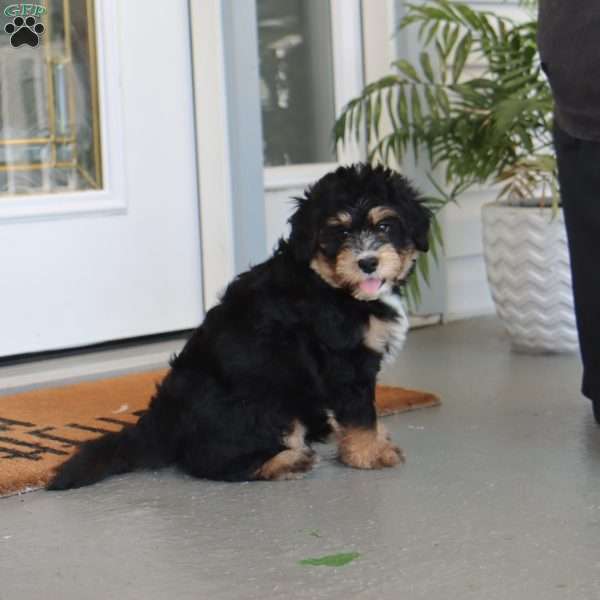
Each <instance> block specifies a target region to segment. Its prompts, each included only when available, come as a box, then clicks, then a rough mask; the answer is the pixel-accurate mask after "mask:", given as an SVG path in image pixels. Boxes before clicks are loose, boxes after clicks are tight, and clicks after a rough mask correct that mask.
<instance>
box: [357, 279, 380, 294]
mask: <svg viewBox="0 0 600 600" xmlns="http://www.w3.org/2000/svg"><path fill="white" fill-rule="evenodd" d="M381 283H382V281H381V279H377V278H375V277H369V278H368V279H365V280H364V281H361V282H360V289H361V291H363V292H364V293H365V294H369V295H371V296H372V295H374V294H376V293H377V291H378V290H379V288H380V287H381Z"/></svg>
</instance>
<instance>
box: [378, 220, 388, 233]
mask: <svg viewBox="0 0 600 600" xmlns="http://www.w3.org/2000/svg"><path fill="white" fill-rule="evenodd" d="M391 228H392V224H391V223H387V222H386V221H383V222H381V223H377V225H376V227H375V229H377V231H380V232H381V233H388V231H389V230H390V229H391Z"/></svg>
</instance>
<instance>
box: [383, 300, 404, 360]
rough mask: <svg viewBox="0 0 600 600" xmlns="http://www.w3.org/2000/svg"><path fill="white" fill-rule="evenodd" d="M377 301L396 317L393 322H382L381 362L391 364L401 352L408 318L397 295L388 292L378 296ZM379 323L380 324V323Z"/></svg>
mask: <svg viewBox="0 0 600 600" xmlns="http://www.w3.org/2000/svg"><path fill="white" fill-rule="evenodd" d="M379 300H381V302H383V303H384V304H387V305H388V306H389V307H390V308H393V309H394V310H395V311H396V313H397V315H398V316H397V317H396V318H395V319H394V320H393V321H386V322H384V323H385V325H386V328H385V332H386V335H385V337H384V339H382V340H381V341H382V342H383V345H382V347H381V350H382V354H383V362H384V363H385V364H388V363H391V362H393V360H394V359H395V358H396V356H397V355H398V352H400V350H402V346H404V342H405V341H406V334H407V333H408V317H407V316H406V312H405V310H404V304H402V299H401V298H400V296H399V295H398V294H393V293H391V292H390V293H388V294H384V295H382V296H380V298H379ZM380 323H382V322H381V321H380Z"/></svg>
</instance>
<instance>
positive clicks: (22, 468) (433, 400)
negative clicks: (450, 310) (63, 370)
mask: <svg viewBox="0 0 600 600" xmlns="http://www.w3.org/2000/svg"><path fill="white" fill-rule="evenodd" d="M165 372H166V371H151V372H148V373H138V374H135V375H125V376H122V377H116V378H111V379H103V380H99V381H91V382H85V383H78V384H75V385H69V386H65V387H59V388H44V389H40V390H34V391H31V392H24V393H20V394H15V395H12V396H0V495H4V494H9V493H14V492H18V491H23V490H27V489H32V488H37V487H41V486H44V485H45V484H46V483H47V481H48V479H49V478H50V476H51V475H52V472H53V470H54V468H55V467H56V466H58V465H59V464H60V463H62V462H63V461H65V460H66V459H67V458H68V457H69V455H70V454H71V453H72V452H74V451H75V449H76V448H77V446H78V445H79V444H80V443H81V442H83V441H86V440H89V439H91V438H94V437H97V436H99V435H101V434H103V433H107V432H110V431H119V430H120V429H121V428H122V427H123V426H125V425H127V424H129V423H135V421H136V420H137V419H138V417H139V415H140V413H141V412H142V411H143V410H145V409H146V408H147V406H148V402H149V400H150V397H151V396H152V394H153V392H154V387H155V385H156V383H158V382H159V381H160V380H161V379H162V377H163V376H164V374H165ZM439 403H440V401H439V399H438V398H437V397H436V396H434V395H433V394H427V393H424V392H417V391H413V390H405V389H402V388H394V387H386V386H378V387H377V409H378V412H379V414H382V415H387V414H392V413H394V412H401V411H405V410H411V409H414V408H422V407H427V406H436V405H437V404H439Z"/></svg>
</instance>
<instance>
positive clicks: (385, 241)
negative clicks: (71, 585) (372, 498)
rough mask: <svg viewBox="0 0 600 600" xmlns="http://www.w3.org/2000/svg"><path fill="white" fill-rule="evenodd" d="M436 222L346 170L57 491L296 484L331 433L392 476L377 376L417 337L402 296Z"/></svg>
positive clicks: (344, 455) (343, 456) (383, 183)
mask: <svg viewBox="0 0 600 600" xmlns="http://www.w3.org/2000/svg"><path fill="white" fill-rule="evenodd" d="M429 222H430V212H429V211H428V210H427V208H426V207H425V206H424V205H423V203H422V201H421V200H420V198H419V197H418V195H417V193H416V192H415V190H414V189H413V188H412V187H411V186H410V184H409V183H408V182H407V180H406V179H405V178H404V177H402V176H401V175H398V174H396V173H394V172H392V171H390V170H388V169H385V168H383V167H371V166H369V165H364V164H363V165H355V166H351V167H340V168H338V169H337V170H336V171H335V172H332V173H329V174H328V175H325V176H324V177H323V178H322V179H320V180H319V181H318V182H317V183H316V184H315V185H313V186H312V187H310V188H309V189H308V190H307V191H306V193H305V196H304V197H302V198H299V199H298V205H297V209H296V211H295V213H294V214H293V216H292V217H291V219H290V224H291V233H290V235H289V239H287V240H281V241H280V242H279V245H278V247H277V249H276V250H275V253H274V254H273V256H272V257H271V258H269V259H268V260H267V261H266V262H264V263H262V264H259V265H257V266H255V267H253V268H252V269H250V270H249V271H247V272H246V273H243V274H241V275H240V276H239V277H237V278H236V279H235V280H234V281H233V282H232V283H231V284H230V285H229V287H228V288H227V290H226V291H225V293H224V294H223V297H222V299H221V302H220V303H219V304H218V305H217V306H215V307H214V308H212V309H211V310H210V311H208V313H207V315H206V318H205V320H204V322H203V323H202V325H201V326H200V327H198V329H197V330H196V331H195V332H194V334H193V335H192V337H191V338H190V340H189V341H188V342H187V344H186V345H185V347H184V349H183V350H182V352H181V353H180V354H179V355H178V356H177V357H175V358H174V359H173V360H172V361H171V369H170V371H169V372H168V374H167V375H166V377H165V378H164V380H163V381H162V383H161V384H160V385H159V386H158V387H157V391H156V394H155V395H154V397H153V399H152V402H151V404H150V408H149V410H148V411H147V412H146V413H145V414H144V415H143V416H142V417H141V418H140V419H139V421H138V422H137V424H135V425H132V426H130V427H127V428H125V429H124V430H123V431H121V432H120V433H110V434H107V435H105V436H103V437H101V438H99V439H96V440H93V441H91V442H88V443H86V444H84V445H83V446H82V447H81V448H80V449H79V450H78V452H77V453H76V454H75V455H74V456H73V457H72V458H70V459H69V460H68V461H67V462H66V463H65V464H64V465H63V466H62V467H60V468H59V470H58V472H57V473H56V474H55V476H54V479H53V480H52V481H51V482H50V484H49V485H48V488H49V489H52V490H62V489H67V488H75V487H80V486H84V485H89V484H91V483H94V482H96V481H99V480H101V479H103V478H105V477H108V476H109V475H113V474H117V473H125V472H127V471H132V470H134V469H141V468H152V469H154V468H159V467H163V466H166V465H177V466H179V467H180V468H181V469H183V470H184V471H185V472H187V473H190V474H191V475H194V476H195V477H204V478H209V479H216V480H224V481H242V480H254V479H264V480H276V479H291V478H295V477H299V476H301V475H302V474H303V473H306V472H307V471H309V470H310V469H311V467H312V466H313V465H314V463H315V460H316V455H315V452H314V451H313V450H312V449H311V442H315V441H324V440H326V439H327V438H328V436H329V435H330V434H335V437H336V440H337V444H338V447H339V458H340V460H341V461H342V462H343V463H345V464H346V465H349V466H351V467H357V468H360V469H378V468H381V467H392V466H394V465H396V464H398V463H399V462H400V461H401V460H402V459H403V456H402V452H401V450H400V449H399V448H398V447H397V446H395V445H394V444H393V443H392V442H391V441H390V440H389V438H388V436H387V434H386V433H385V431H384V429H383V427H382V426H381V425H379V424H378V423H377V418H376V414H375V406H374V394H375V378H376V376H377V372H378V371H379V368H380V365H381V363H382V361H383V360H386V359H389V358H391V357H392V356H393V355H394V353H395V352H397V350H398V349H399V348H400V347H401V346H402V344H403V342H404V338H405V335H406V331H407V328H408V323H407V317H406V314H405V313H404V310H403V308H402V303H401V300H400V287H401V285H402V283H403V282H404V281H405V280H406V278H407V276H408V275H409V274H410V272H411V270H412V268H413V264H414V262H415V259H416V257H417V253H418V252H425V251H427V249H428V244H427V239H428V231H429Z"/></svg>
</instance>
